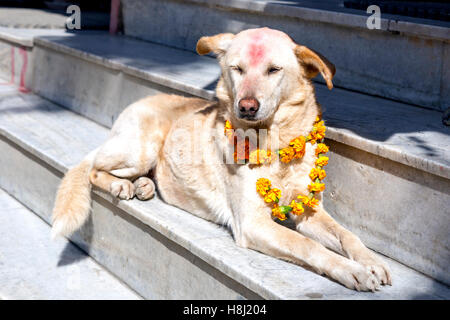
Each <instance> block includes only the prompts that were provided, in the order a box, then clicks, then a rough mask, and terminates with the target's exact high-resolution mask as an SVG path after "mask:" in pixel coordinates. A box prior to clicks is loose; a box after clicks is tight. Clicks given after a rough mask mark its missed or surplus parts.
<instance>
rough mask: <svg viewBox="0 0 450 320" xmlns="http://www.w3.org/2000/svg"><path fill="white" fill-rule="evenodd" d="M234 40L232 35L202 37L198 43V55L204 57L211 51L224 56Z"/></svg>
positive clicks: (222, 34)
mask: <svg viewBox="0 0 450 320" xmlns="http://www.w3.org/2000/svg"><path fill="white" fill-rule="evenodd" d="M233 38H234V34H232V33H220V34H217V35H215V36H211V37H201V38H200V40H198V42H197V48H196V49H197V53H198V54H201V55H204V54H207V53H210V52H211V51H212V52H214V53H215V54H217V55H221V54H224V53H225V52H226V51H227V49H228V47H229V46H230V44H231V41H232V40H233Z"/></svg>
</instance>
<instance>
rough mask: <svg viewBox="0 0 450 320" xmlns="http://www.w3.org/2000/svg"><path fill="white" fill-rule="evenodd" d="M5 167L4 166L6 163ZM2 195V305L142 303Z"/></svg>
mask: <svg viewBox="0 0 450 320" xmlns="http://www.w3.org/2000/svg"><path fill="white" fill-rule="evenodd" d="M2 164H4V163H3V162H2ZM49 232H50V226H49V225H48V224H47V223H45V222H44V221H42V219H40V218H39V217H38V216H37V215H35V214H34V213H33V212H31V211H30V210H29V209H27V208H25V207H24V206H23V205H22V204H21V203H19V202H18V201H17V200H15V199H14V198H12V197H11V196H10V195H8V194H7V193H6V192H5V191H3V190H1V189H0V234H1V241H0V266H1V268H0V300H12V299H14V300H17V299H19V300H30V299H33V300H67V299H71V300H73V299H75V300H91V299H92V300H94V299H95V300H97V299H102V300H105V299H108V300H109V299H111V300H117V299H120V300H135V299H141V297H140V296H139V295H138V294H136V293H135V292H134V291H132V290H131V289H130V288H128V287H127V286H126V285H125V284H123V283H122V282H120V281H119V280H118V279H117V278H115V277H114V276H112V275H111V274H110V273H109V272H108V271H107V270H106V269H105V268H104V267H102V266H100V265H99V264H98V263H96V262H95V261H94V260H93V259H92V258H91V257H89V256H88V255H86V253H84V252H83V251H81V250H80V249H78V248H77V247H76V246H75V245H73V244H72V243H71V242H69V241H68V240H66V239H58V240H56V241H51V240H50V238H49V237H48V234H49Z"/></svg>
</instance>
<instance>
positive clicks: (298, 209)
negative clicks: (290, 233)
mask: <svg viewBox="0 0 450 320" xmlns="http://www.w3.org/2000/svg"><path fill="white" fill-rule="evenodd" d="M290 206H291V207H292V213H293V214H295V215H297V216H299V215H301V214H302V213H303V212H305V209H304V208H303V206H302V204H301V203H299V202H295V201H294V200H292V202H291V204H290Z"/></svg>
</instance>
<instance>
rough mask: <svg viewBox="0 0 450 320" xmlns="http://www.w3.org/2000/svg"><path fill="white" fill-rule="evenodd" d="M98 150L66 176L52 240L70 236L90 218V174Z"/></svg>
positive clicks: (54, 212) (57, 201)
mask: <svg viewBox="0 0 450 320" xmlns="http://www.w3.org/2000/svg"><path fill="white" fill-rule="evenodd" d="M96 151H97V150H94V151H92V152H91V153H90V154H89V155H88V156H86V158H84V159H83V161H81V163H80V164H78V165H77V166H75V167H73V168H71V169H70V170H69V171H68V172H67V173H66V175H65V176H64V178H63V180H62V182H61V185H60V186H59V188H58V192H57V194H56V200H55V206H54V208H53V217H52V220H53V222H52V225H53V226H52V238H53V239H54V238H55V237H57V236H69V235H71V234H72V233H73V232H74V231H76V230H77V229H78V228H80V227H81V226H82V225H83V224H84V222H85V221H86V220H87V218H88V217H89V211H90V208H91V183H90V181H89V174H90V172H91V169H92V165H93V162H94V156H95V153H96Z"/></svg>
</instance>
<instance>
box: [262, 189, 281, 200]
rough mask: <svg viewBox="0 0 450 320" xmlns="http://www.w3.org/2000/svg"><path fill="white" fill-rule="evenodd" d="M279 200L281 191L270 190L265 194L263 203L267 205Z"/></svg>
mask: <svg viewBox="0 0 450 320" xmlns="http://www.w3.org/2000/svg"><path fill="white" fill-rule="evenodd" d="M280 198H281V190H280V189H276V188H274V189H270V190H269V191H268V192H267V194H266V195H265V196H264V201H265V202H267V203H271V202H278V200H279V199H280Z"/></svg>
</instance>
